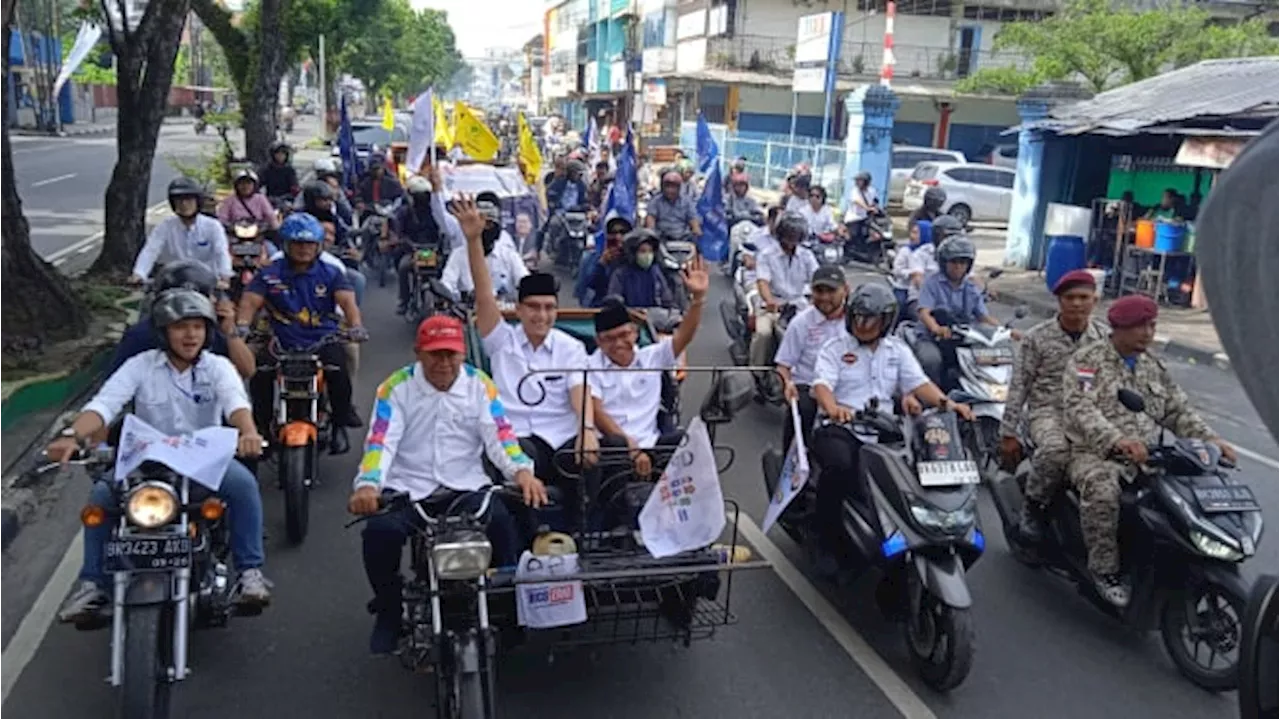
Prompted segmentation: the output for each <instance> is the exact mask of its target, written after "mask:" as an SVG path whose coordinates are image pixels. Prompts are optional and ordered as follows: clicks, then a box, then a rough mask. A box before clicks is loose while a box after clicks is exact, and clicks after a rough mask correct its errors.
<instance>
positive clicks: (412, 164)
mask: <svg viewBox="0 0 1280 719" xmlns="http://www.w3.org/2000/svg"><path fill="white" fill-rule="evenodd" d="M434 96H435V92H434V91H433V90H431V89H429V88H428V90H427V91H426V92H423V93H420V94H419V95H418V99H416V100H414V101H413V126H412V127H410V128H409V150H408V151H407V152H405V156H404V161H405V166H406V169H407V170H408V172H409V174H410V175H416V174H418V172H419V171H420V170H421V169H422V161H423V160H425V159H427V153H428V152H429V151H430V150H431V146H432V144H434V143H435V141H436V108H435V103H433V102H432V101H431V98H432V97H434ZM431 189H433V190H434V189H438V188H434V187H433V188H431Z"/></svg>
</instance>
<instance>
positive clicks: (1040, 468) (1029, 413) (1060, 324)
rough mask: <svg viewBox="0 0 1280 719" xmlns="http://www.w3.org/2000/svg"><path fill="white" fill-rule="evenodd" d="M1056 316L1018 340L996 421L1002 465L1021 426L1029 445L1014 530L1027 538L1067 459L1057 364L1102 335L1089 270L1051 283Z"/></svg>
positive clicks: (1013, 460) (1015, 452) (1015, 447)
mask: <svg viewBox="0 0 1280 719" xmlns="http://www.w3.org/2000/svg"><path fill="white" fill-rule="evenodd" d="M1053 294H1055V295H1057V297H1058V316H1057V317H1054V318H1053V319H1051V320H1045V321H1044V322H1041V323H1040V324H1038V325H1036V326H1035V327H1032V328H1031V329H1030V330H1029V331H1028V332H1027V333H1026V335H1024V336H1023V338H1022V344H1021V345H1019V346H1018V360H1017V364H1016V365H1015V367H1014V370H1013V378H1012V379H1011V381H1010V382H1009V397H1008V401H1007V403H1006V404H1005V410H1004V419H1003V421H1002V422H1001V425H1000V434H1001V440H1000V453H1001V455H1003V457H1004V460H1005V464H1006V466H1008V467H1013V466H1016V465H1017V463H1018V461H1019V459H1020V458H1021V455H1022V447H1021V445H1020V443H1019V437H1020V435H1021V433H1022V432H1023V431H1024V428H1023V422H1024V421H1025V422H1026V424H1027V426H1026V428H1025V431H1026V433H1027V436H1029V437H1030V439H1031V442H1032V443H1033V444H1034V446H1035V454H1034V455H1033V456H1032V458H1031V467H1032V469H1033V470H1034V473H1033V474H1032V475H1031V477H1030V478H1029V479H1028V480H1027V486H1026V489H1025V490H1024V493H1023V494H1024V497H1025V499H1024V501H1023V504H1022V520H1021V522H1020V523H1019V526H1018V533H1019V534H1020V535H1021V536H1022V538H1023V539H1024V540H1026V541H1028V542H1032V543H1035V542H1039V541H1040V540H1041V539H1043V538H1044V508H1045V507H1046V506H1047V505H1048V504H1049V503H1050V502H1051V501H1053V497H1054V495H1055V494H1057V491H1058V487H1060V486H1062V480H1063V477H1065V475H1066V472H1067V462H1068V461H1069V460H1070V459H1071V456H1070V453H1069V449H1068V447H1067V439H1066V437H1064V436H1063V434H1062V370H1063V369H1065V368H1066V366H1067V360H1068V359H1070V358H1071V354H1072V353H1073V352H1075V351H1076V350H1077V349H1079V348H1080V347H1081V346H1082V345H1087V344H1090V343H1092V342H1095V341H1097V340H1102V339H1106V337H1107V335H1108V334H1109V330H1108V329H1107V326H1106V325H1105V324H1103V323H1102V322H1100V321H1098V320H1096V319H1094V318H1093V317H1092V316H1091V315H1092V313H1093V308H1094V306H1095V305H1096V304H1097V297H1098V286H1097V283H1096V281H1095V280H1094V279H1093V275H1091V274H1089V273H1088V272H1086V271H1084V270H1076V271H1074V272H1068V273H1067V274H1065V275H1063V276H1062V278H1061V279H1060V280H1058V282H1057V284H1055V285H1054V287H1053Z"/></svg>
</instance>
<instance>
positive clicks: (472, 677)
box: [446, 633, 498, 719]
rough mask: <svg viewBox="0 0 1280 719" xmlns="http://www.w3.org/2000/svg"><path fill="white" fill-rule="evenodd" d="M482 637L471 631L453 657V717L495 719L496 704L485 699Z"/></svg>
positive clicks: (451, 708) (451, 716)
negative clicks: (490, 703)
mask: <svg viewBox="0 0 1280 719" xmlns="http://www.w3.org/2000/svg"><path fill="white" fill-rule="evenodd" d="M481 651H482V650H481V646H480V642H479V639H478V638H477V637H476V636H475V634H474V633H473V634H469V635H467V636H466V637H463V638H462V639H460V640H459V641H458V643H457V644H456V645H455V648H454V656H453V686H452V687H450V689H451V691H452V694H453V696H452V698H451V702H450V704H451V705H452V706H451V707H450V711H449V713H448V714H447V715H446V716H448V717H449V718H450V719H493V717H495V716H497V713H498V712H497V709H496V707H491V706H489V705H487V704H486V702H485V679H484V677H485V671H484V665H485V658H484V657H483V656H482V655H481Z"/></svg>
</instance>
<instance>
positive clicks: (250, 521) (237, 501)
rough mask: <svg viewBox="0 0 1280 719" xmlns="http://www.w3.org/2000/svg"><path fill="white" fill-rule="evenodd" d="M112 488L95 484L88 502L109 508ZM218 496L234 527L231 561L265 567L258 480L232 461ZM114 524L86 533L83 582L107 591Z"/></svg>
mask: <svg viewBox="0 0 1280 719" xmlns="http://www.w3.org/2000/svg"><path fill="white" fill-rule="evenodd" d="M111 495H112V492H111V485H110V484H108V483H107V482H101V481H100V482H96V483H95V484H94V485H93V490H92V491H90V492H89V503H90V504H95V505H97V506H99V507H109V506H111V502H112V496H111ZM218 496H219V497H221V498H222V499H223V500H225V501H226V503H227V521H228V522H230V528H231V558H232V560H233V561H234V562H235V565H236V569H237V570H238V571H241V572H243V571H244V570H246V569H257V568H259V567H261V566H262V561H263V551H262V495H261V494H260V493H259V492H258V478H257V477H255V476H253V472H250V471H249V468H248V467H245V466H244V465H243V464H241V463H240V462H239V461H237V460H234V459H233V460H231V464H230V465H229V466H228V467H227V473H226V474H225V475H223V477H222V486H221V487H220V488H219V489H218ZM112 526H113V523H112V522H110V521H108V522H104V523H102V525H101V526H98V527H93V528H88V527H86V528H85V530H84V563H83V564H81V565H80V579H82V580H86V581H90V582H94V583H95V584H97V585H98V586H100V587H102V588H103V589H106V588H107V587H108V581H109V580H108V577H107V574H106V572H105V571H103V569H102V565H103V555H104V553H105V548H106V545H107V540H109V539H110V538H111V527H112Z"/></svg>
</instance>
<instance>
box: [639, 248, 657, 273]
mask: <svg viewBox="0 0 1280 719" xmlns="http://www.w3.org/2000/svg"><path fill="white" fill-rule="evenodd" d="M652 265H653V253H652V252H642V253H640V254H638V255H636V266H637V267H639V268H640V269H642V270H647V269H649V267H650V266H652Z"/></svg>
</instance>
